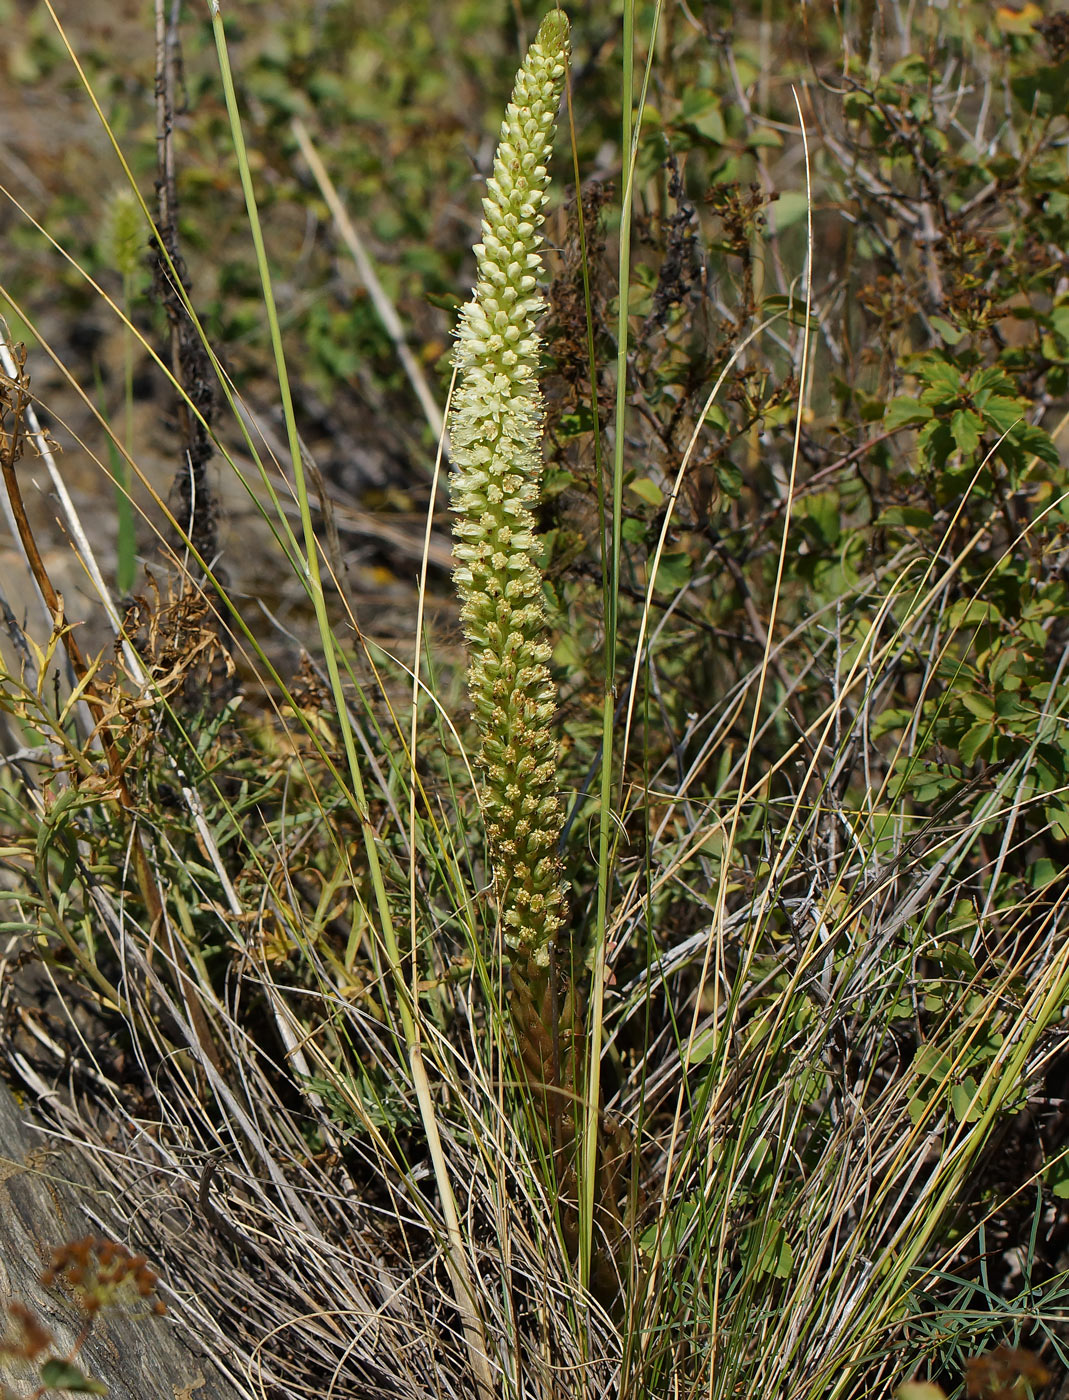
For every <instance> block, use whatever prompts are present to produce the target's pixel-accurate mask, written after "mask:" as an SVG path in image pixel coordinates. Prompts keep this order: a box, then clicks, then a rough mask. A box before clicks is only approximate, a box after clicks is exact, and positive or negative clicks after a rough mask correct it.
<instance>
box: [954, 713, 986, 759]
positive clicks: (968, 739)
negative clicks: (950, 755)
mask: <svg viewBox="0 0 1069 1400" xmlns="http://www.w3.org/2000/svg"><path fill="white" fill-rule="evenodd" d="M994 736H995V726H994V725H993V724H988V723H984V722H983V721H978V722H977V723H976V724H974V725H973V726H972V728H971V729H967V730H966V731H965V733H964V734H963V735H962V737H961V738H960V739H959V740H958V753H959V754H960V755H961V761H962V763H972V762H974V761H975V759H976V756H977V754H978V753H979V752H980V750H981V749H982V748H983V747H984V745H985V744H988V743H990V742H991V740H992V739H993V738H994Z"/></svg>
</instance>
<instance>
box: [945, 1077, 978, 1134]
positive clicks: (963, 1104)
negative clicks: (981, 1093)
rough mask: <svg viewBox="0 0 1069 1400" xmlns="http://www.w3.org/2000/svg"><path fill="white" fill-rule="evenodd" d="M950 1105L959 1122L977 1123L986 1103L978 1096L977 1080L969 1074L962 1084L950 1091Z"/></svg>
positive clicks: (956, 1085)
mask: <svg viewBox="0 0 1069 1400" xmlns="http://www.w3.org/2000/svg"><path fill="white" fill-rule="evenodd" d="M950 1107H951V1109H952V1111H953V1113H954V1117H955V1118H956V1119H957V1120H958V1122H959V1123H976V1122H978V1121H979V1119H980V1115H981V1114H982V1113H983V1111H984V1105H983V1103H982V1102H981V1100H980V1099H978V1098H977V1097H976V1080H975V1079H974V1078H973V1077H972V1075H971V1074H967V1075H966V1076H965V1078H964V1079H963V1080H962V1081H961V1083H960V1084H955V1085H954V1087H953V1088H952V1089H951V1091H950Z"/></svg>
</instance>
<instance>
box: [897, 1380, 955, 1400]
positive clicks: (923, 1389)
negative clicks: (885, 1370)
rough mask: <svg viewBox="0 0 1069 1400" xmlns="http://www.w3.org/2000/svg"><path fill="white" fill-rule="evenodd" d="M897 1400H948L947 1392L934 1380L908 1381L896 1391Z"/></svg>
mask: <svg viewBox="0 0 1069 1400" xmlns="http://www.w3.org/2000/svg"><path fill="white" fill-rule="evenodd" d="M895 1400H947V1393H946V1391H945V1390H944V1389H943V1387H942V1386H941V1385H935V1384H934V1382H932V1381H906V1383H905V1385H900V1386H899V1387H898V1389H897V1390H896V1391H895Z"/></svg>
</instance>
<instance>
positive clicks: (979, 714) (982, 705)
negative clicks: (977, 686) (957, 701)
mask: <svg viewBox="0 0 1069 1400" xmlns="http://www.w3.org/2000/svg"><path fill="white" fill-rule="evenodd" d="M961 703H962V704H963V705H964V706H965V708H966V709H967V710H968V711H969V713H970V714H971V715H975V716H976V718H977V719H983V720H989V719H994V718H995V706H994V705H993V704H992V702H991V701H990V700H989V699H988V697H987V696H986V695H979V694H977V692H976V691H969V692H967V693H966V694H965V695H963V696H962V697H961Z"/></svg>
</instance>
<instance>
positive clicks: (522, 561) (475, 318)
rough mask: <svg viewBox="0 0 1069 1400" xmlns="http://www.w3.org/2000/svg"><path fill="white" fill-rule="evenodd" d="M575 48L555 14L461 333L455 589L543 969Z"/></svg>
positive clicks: (524, 926) (506, 869)
mask: <svg viewBox="0 0 1069 1400" xmlns="http://www.w3.org/2000/svg"><path fill="white" fill-rule="evenodd" d="M567 49H568V21H567V18H566V17H565V16H564V15H563V14H560V13H556V12H554V13H552V14H549V15H547V16H546V18H545V19H544V20H543V21H542V25H541V27H540V28H539V31H538V37H537V39H536V40H535V42H534V44H532V46H531V49H530V51H529V52H528V54H527V58H526V60H525V62H524V64H523V67H522V68H521V69H520V71H519V73H518V74H517V75H516V86H515V88H514V90H513V94H512V101H511V102H510V103H509V106H508V111H507V112H506V115H505V120H504V122H503V123H502V127H501V141H500V144H499V145H498V149H497V155H496V157H495V160H494V173H493V178H492V179H491V180H490V181H489V182H488V185H487V189H488V193H487V196H486V198H485V199H484V200H483V210H484V212H485V218H484V219H483V224H482V236H483V240H482V242H481V243H479V244H477V245H476V248H475V254H476V257H477V259H478V282H477V284H476V288H475V292H474V294H473V297H472V300H471V302H470V303H469V304H468V305H467V306H466V307H465V308H464V311H463V313H462V316H461V321H460V326H459V329H458V332H457V336H458V340H457V348H456V363H457V367H458V369H459V372H460V373H459V380H458V387H457V391H456V394H455V396H454V401H453V411H452V417H451V420H450V434H451V438H452V444H453V457H454V462H455V465H456V467H457V470H456V472H455V474H454V477H453V481H452V502H453V510H454V513H455V516H456V519H455V523H454V527H453V529H454V535H455V537H456V545H455V550H454V553H455V557H456V560H457V568H456V575H455V577H456V583H457V588H458V590H459V592H460V596H461V598H462V600H463V603H464V608H463V612H462V614H461V616H462V618H463V621H464V624H465V630H466V635H467V638H468V642H469V645H470V648H471V667H470V670H469V673H468V685H469V689H470V691H471V695H472V699H473V701H474V704H475V711H476V716H477V719H478V722H479V725H480V728H481V730H482V735H483V744H482V751H481V755H480V757H481V763H482V767H483V771H484V775H485V784H486V787H485V792H484V799H483V807H484V811H485V813H486V822H487V835H488V838H489V843H490V855H491V860H492V861H493V864H494V874H495V881H496V885H497V889H498V895H499V898H500V901H501V909H502V916H503V920H504V926H505V934H506V938H507V940H508V943H509V946H510V948H511V949H512V950H513V952H516V953H522V954H523V955H524V956H525V957H527V958H530V957H534V959H535V961H536V962H542V961H543V960H544V958H546V957H548V945H549V940H550V938H551V937H552V935H553V934H554V933H555V932H556V930H557V929H558V928H559V927H560V925H561V923H562V921H563V909H564V895H565V886H564V883H563V880H562V878H561V867H560V860H559V858H558V856H557V844H558V840H559V837H560V830H561V823H562V815H561V804H560V799H559V796H558V793H557V782H556V772H557V758H558V754H557V745H556V742H555V740H554V738H553V736H552V733H551V728H550V726H551V724H552V720H553V715H554V710H555V690H554V686H553V682H552V679H551V677H550V674H549V671H548V669H547V666H546V663H547V661H548V660H549V656H550V647H549V646H548V644H547V643H546V640H545V633H546V619H545V609H544V606H543V601H542V576H541V574H540V572H539V570H538V567H537V565H536V563H535V552H536V548H537V543H536V539H535V521H534V516H533V514H532V510H533V508H534V507H535V506H536V504H537V502H538V495H539V484H540V478H541V472H542V454H541V429H542V398H541V391H540V389H539V387H538V379H537V375H536V366H537V360H538V350H539V339H538V335H537V332H536V330H535V322H536V319H537V317H538V315H539V314H540V312H541V311H542V308H543V301H542V298H541V296H540V295H539V293H538V274H539V272H540V271H541V268H542V260H541V258H540V256H539V253H538V248H539V245H540V244H541V241H542V239H541V235H540V233H539V231H538V230H539V227H540V226H541V223H542V217H543V216H542V213H541V210H542V206H543V204H544V203H545V199H546V189H547V186H548V183H549V176H548V173H547V164H548V161H549V156H550V151H551V143H552V138H553V125H554V121H555V118H556V114H557V108H558V106H559V104H560V97H561V90H562V87H563V83H564V74H565V60H566V57H567Z"/></svg>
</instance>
